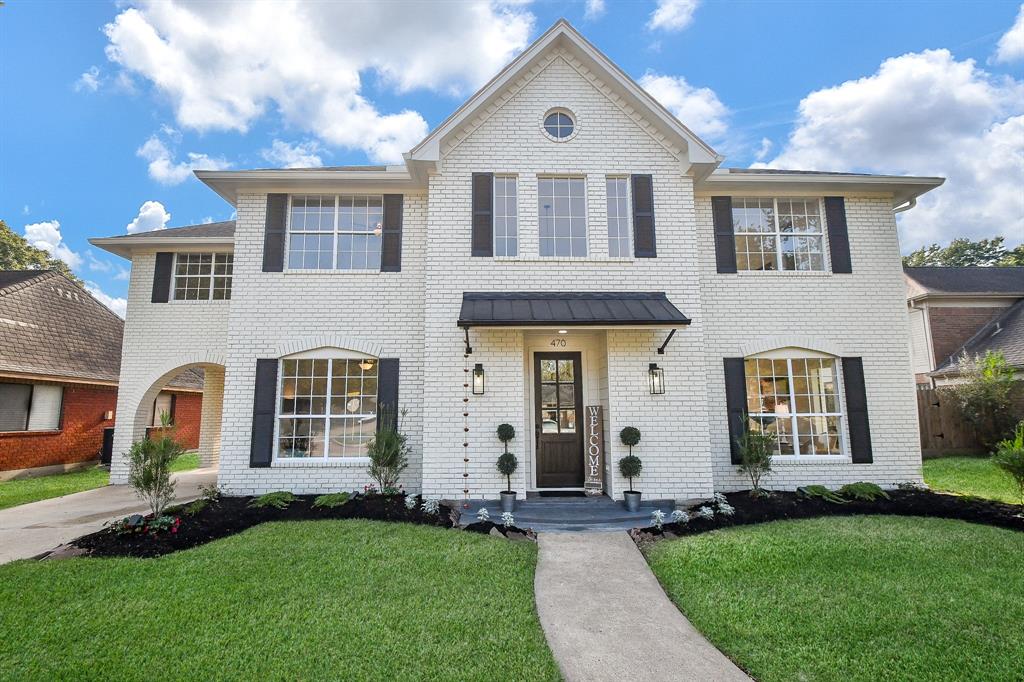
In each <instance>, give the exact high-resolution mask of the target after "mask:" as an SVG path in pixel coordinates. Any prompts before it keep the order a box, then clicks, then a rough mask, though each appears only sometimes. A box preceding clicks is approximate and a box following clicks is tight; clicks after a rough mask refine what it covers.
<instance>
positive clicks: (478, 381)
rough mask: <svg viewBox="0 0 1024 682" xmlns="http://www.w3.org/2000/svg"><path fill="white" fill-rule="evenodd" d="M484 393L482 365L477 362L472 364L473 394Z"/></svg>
mask: <svg viewBox="0 0 1024 682" xmlns="http://www.w3.org/2000/svg"><path fill="white" fill-rule="evenodd" d="M483 394H484V366H483V365H482V364H480V363H479V362H478V363H476V364H475V365H474V366H473V395H483Z"/></svg>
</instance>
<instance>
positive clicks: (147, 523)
mask: <svg viewBox="0 0 1024 682" xmlns="http://www.w3.org/2000/svg"><path fill="white" fill-rule="evenodd" d="M180 525H181V519H180V518H178V517H176V516H167V515H161V516H156V517H150V518H146V517H145V516H143V515H142V514H132V515H131V516H126V517H124V518H123V519H120V520H118V521H114V522H112V523H110V524H109V527H110V530H111V531H113V532H114V533H116V534H117V535H152V536H156V535H158V534H159V533H163V532H166V531H170V532H171V533H177V532H178V527H179V526H180Z"/></svg>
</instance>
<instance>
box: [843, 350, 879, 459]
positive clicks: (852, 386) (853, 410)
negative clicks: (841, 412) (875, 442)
mask: <svg viewBox="0 0 1024 682" xmlns="http://www.w3.org/2000/svg"><path fill="white" fill-rule="evenodd" d="M843 386H844V388H845V389H846V423H847V424H848V425H849V428H850V455H851V456H852V458H853V463H854V464H870V463H871V462H872V461H873V457H872V453H871V428H870V427H869V425H868V397H867V392H866V391H865V388H864V362H863V360H861V358H843Z"/></svg>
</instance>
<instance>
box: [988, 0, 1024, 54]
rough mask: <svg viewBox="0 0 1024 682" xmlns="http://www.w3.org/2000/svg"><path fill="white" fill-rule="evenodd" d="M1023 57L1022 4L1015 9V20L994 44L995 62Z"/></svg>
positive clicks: (1023, 6)
mask: <svg viewBox="0 0 1024 682" xmlns="http://www.w3.org/2000/svg"><path fill="white" fill-rule="evenodd" d="M1021 59H1024V5H1021V6H1020V9H1019V10H1018V11H1017V20H1016V21H1014V22H1013V26H1011V27H1010V30H1009V31H1007V32H1006V33H1004V34H1003V37H1002V38H1000V39H999V43H998V44H997V45H996V53H995V60H996V61H997V62H1015V61H1018V60H1021Z"/></svg>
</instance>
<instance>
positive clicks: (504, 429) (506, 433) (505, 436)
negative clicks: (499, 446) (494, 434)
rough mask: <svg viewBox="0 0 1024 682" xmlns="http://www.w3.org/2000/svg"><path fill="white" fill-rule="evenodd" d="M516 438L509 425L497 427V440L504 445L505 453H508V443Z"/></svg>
mask: <svg viewBox="0 0 1024 682" xmlns="http://www.w3.org/2000/svg"><path fill="white" fill-rule="evenodd" d="M515 437H516V430H515V427H513V426H512V425H511V424H499V425H498V440H500V441H501V442H502V443H504V444H505V452H508V442H509V441H510V440H512V439H513V438H515Z"/></svg>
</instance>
